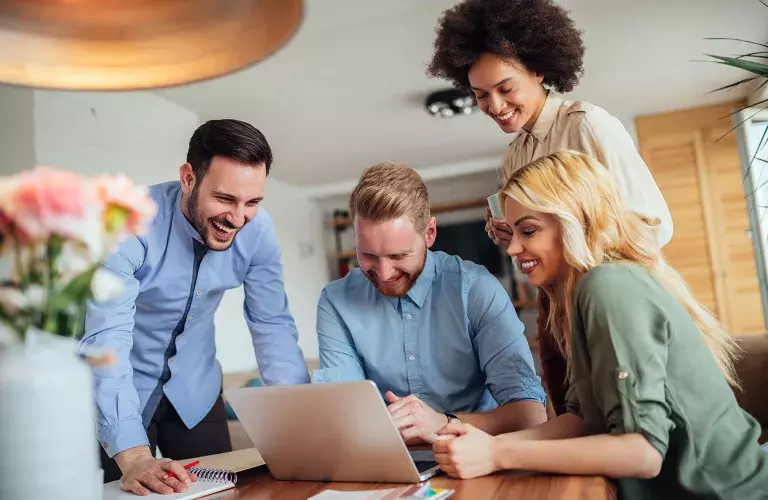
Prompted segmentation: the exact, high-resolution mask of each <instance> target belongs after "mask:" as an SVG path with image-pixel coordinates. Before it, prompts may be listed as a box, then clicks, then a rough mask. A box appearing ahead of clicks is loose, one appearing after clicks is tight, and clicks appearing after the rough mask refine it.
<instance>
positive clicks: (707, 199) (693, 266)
mask: <svg viewBox="0 0 768 500" xmlns="http://www.w3.org/2000/svg"><path fill="white" fill-rule="evenodd" d="M739 104H740V103H736V102H734V103H728V104H721V105H714V106H707V107H701V108H696V109H690V110H682V111H677V112H673V113H665V114H661V115H654V116H646V117H640V118H638V119H637V136H638V142H639V149H640V154H641V155H642V156H643V159H644V160H645V162H646V163H647V165H648V167H649V168H650V170H651V173H652V174H653V176H654V178H655V179H656V183H657V184H658V186H659V189H661V192H662V194H663V195H664V198H665V200H666V202H667V205H668V206H669V211H670V212H671V214H672V222H673V224H674V235H673V237H672V241H670V242H669V244H668V245H667V246H665V248H664V254H665V256H666V258H667V260H668V261H669V263H670V264H671V265H672V266H674V267H675V269H677V270H678V271H679V272H680V274H682V276H683V277H684V278H685V279H686V281H687V282H688V285H689V286H690V288H691V290H692V292H693V294H694V296H695V297H696V299H697V300H699V301H700V302H701V303H702V304H704V305H705V306H706V307H708V308H709V309H710V310H711V311H713V312H714V313H715V314H716V315H717V316H718V318H719V319H720V321H722V322H723V324H724V325H725V326H726V328H727V329H728V331H729V332H731V333H733V334H749V333H759V332H763V331H764V329H765V328H764V322H763V312H762V302H761V297H760V286H759V283H758V278H757V268H756V264H755V255H754V250H753V245H752V241H751V231H750V227H749V217H748V214H747V203H746V196H745V190H744V185H743V183H742V171H741V167H740V164H739V154H738V145H737V139H736V135H735V134H734V133H727V132H728V131H729V130H730V129H731V127H732V126H733V124H732V121H731V119H730V116H729V115H730V113H731V111H732V110H733V109H734V108H735V107H736V106H738V105H739Z"/></svg>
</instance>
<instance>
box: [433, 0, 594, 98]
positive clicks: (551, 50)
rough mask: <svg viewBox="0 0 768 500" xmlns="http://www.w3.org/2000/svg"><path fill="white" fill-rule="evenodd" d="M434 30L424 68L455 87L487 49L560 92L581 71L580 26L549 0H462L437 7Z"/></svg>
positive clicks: (572, 83)
mask: <svg viewBox="0 0 768 500" xmlns="http://www.w3.org/2000/svg"><path fill="white" fill-rule="evenodd" d="M436 31H437V38H436V39H435V52H434V54H433V56H432V61H431V62H430V63H429V67H428V68H427V74H428V75H430V76H433V77H440V78H446V79H448V80H451V81H452V82H453V83H454V84H455V85H457V86H458V87H463V88H468V87H469V79H468V78H467V73H468V72H469V68H470V67H471V66H472V64H474V62H475V61H476V60H477V59H478V57H480V55H482V54H484V53H488V52H489V53H492V54H495V55H496V56H498V57H500V58H501V59H503V60H507V61H517V62H520V63H522V64H523V66H525V67H526V68H527V69H528V70H529V71H533V72H535V73H538V74H540V75H542V76H543V77H544V84H545V85H547V86H548V87H552V88H554V89H555V90H557V91H558V92H560V93H565V92H570V91H571V90H573V88H574V87H575V86H576V84H578V83H579V78H580V77H581V75H582V73H583V72H584V70H583V65H582V59H583V57H584V43H583V42H582V40H581V33H582V32H581V31H580V30H577V29H576V28H575V27H574V24H573V21H572V20H571V18H570V17H568V11H567V10H565V9H564V8H562V7H560V6H559V5H556V4H555V3H554V2H553V1H552V0H464V1H463V2H461V3H460V4H458V5H456V6H454V7H452V8H451V9H448V10H446V11H445V12H444V13H443V16H442V17H441V18H440V21H439V23H438V25H437V29H436Z"/></svg>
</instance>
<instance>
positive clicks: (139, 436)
mask: <svg viewBox="0 0 768 500" xmlns="http://www.w3.org/2000/svg"><path fill="white" fill-rule="evenodd" d="M271 164H272V151H271V149H270V147H269V144H268V143H267V140H266V139H265V138H264V136H263V135H262V133H261V132H259V131H258V130H257V129H255V128H254V127H253V126H251V125H249V124H247V123H244V122H241V121H237V120H212V121H209V122H207V123H205V124H203V125H201V126H200V127H199V128H198V129H197V130H196V131H195V133H194V134H193V135H192V138H191V140H190V141H189V151H188V153H187V161H186V163H184V164H183V165H182V166H181V168H180V180H179V181H173V182H167V183H163V184H157V185H154V186H152V187H151V188H150V192H151V195H152V197H153V198H154V200H155V202H156V203H157V204H158V214H157V217H156V219H155V221H154V224H153V226H152V227H151V229H150V230H149V231H148V233H147V234H146V235H145V236H142V237H134V238H132V239H130V240H128V241H127V242H125V243H124V244H123V245H121V247H120V248H119V250H118V251H117V252H116V253H115V254H114V255H113V256H111V257H110V258H109V259H108V260H107V262H106V263H105V265H106V267H107V268H108V269H111V270H112V271H114V272H115V273H116V274H117V276H118V277H119V278H120V279H121V281H122V283H123V285H124V290H123V293H122V295H121V297H120V298H119V299H117V300H115V301H111V302H109V303H106V304H104V303H102V304H97V303H91V304H89V308H88V312H87V315H86V333H85V336H84V337H83V340H82V343H83V345H84V346H88V347H91V348H93V347H95V348H101V349H107V350H111V351H113V352H114V353H115V354H116V358H117V361H116V362H115V363H113V364H112V365H110V366H107V367H101V368H96V369H95V371H94V379H95V399H96V406H97V408H98V412H97V415H98V423H99V425H98V432H99V441H100V442H101V445H102V450H101V459H102V466H103V468H104V470H105V477H104V479H105V482H107V481H114V480H116V479H118V478H120V477H121V476H122V480H121V485H122V488H123V489H124V490H127V491H133V492H134V493H137V494H146V493H148V492H149V491H155V492H159V493H171V492H174V491H177V492H181V491H185V490H186V486H187V485H188V484H189V481H193V480H194V479H195V478H194V475H192V474H188V473H187V471H185V470H184V469H183V468H182V467H181V465H180V464H179V463H178V462H176V461H175V460H182V459H185V458H190V457H194V456H201V455H209V454H215V453H221V452H225V451H229V450H230V446H231V445H230V441H229V432H228V428H227V421H226V418H227V417H226V411H225V408H224V403H223V401H222V398H221V379H222V375H221V367H220V365H219V363H218V361H217V360H216V347H215V344H214V324H213V316H214V313H215V312H216V309H217V307H218V305H219V302H220V301H221V298H222V295H223V294H224V292H225V291H226V290H228V289H232V288H237V287H239V286H240V285H244V289H245V303H244V315H245V321H246V323H247V324H248V328H249V330H250V332H251V336H252V338H253V346H254V350H255V352H256V357H257V359H258V363H259V368H260V371H261V376H262V378H263V380H264V382H265V383H266V384H267V385H273V384H300V383H307V382H309V376H308V374H307V369H306V365H305V364H304V359H303V355H302V352H301V349H300V348H299V346H298V345H297V338H298V333H297V331H296V326H295V324H294V320H293V317H292V316H291V313H290V311H289V309H288V301H287V298H286V294H285V290H284V287H283V277H282V264H281V258H280V249H279V247H278V243H277V237H276V235H275V230H274V227H273V225H272V221H271V219H270V217H269V215H267V213H266V212H264V211H263V210H259V204H260V202H261V201H262V199H263V197H264V187H265V184H266V181H267V175H268V173H269V170H270V167H271ZM157 447H159V448H160V451H161V453H162V454H163V456H164V457H168V458H167V459H163V460H156V459H155V451H156V448H157ZM170 459H173V460H170ZM169 472H173V473H174V475H175V476H176V477H168V475H169V474H168V473H169Z"/></svg>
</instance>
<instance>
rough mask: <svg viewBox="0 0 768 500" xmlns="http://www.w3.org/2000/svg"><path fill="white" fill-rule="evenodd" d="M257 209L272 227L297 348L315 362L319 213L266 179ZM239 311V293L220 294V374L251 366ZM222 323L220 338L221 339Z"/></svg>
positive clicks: (322, 266) (321, 277) (324, 276)
mask: <svg viewBox="0 0 768 500" xmlns="http://www.w3.org/2000/svg"><path fill="white" fill-rule="evenodd" d="M276 168H279V166H278V167H276ZM263 206H264V208H265V209H266V210H267V211H268V212H269V214H270V216H271V217H272V220H273V221H274V223H275V230H276V231H277V238H278V240H279V241H280V249H281V251H282V253H283V273H284V278H285V290H286V293H287V294H288V301H289V305H290V308H291V312H292V313H293V317H294V319H295V320H296V327H297V328H298V330H299V346H300V347H301V349H302V351H303V352H304V357H305V358H317V356H318V352H317V334H316V330H315V318H316V310H317V299H318V298H320V292H321V291H322V289H323V286H325V284H326V283H327V282H328V270H327V267H326V261H325V255H324V253H323V252H324V250H323V244H322V238H323V224H322V222H323V221H322V216H321V212H320V210H319V208H318V207H317V205H316V204H315V203H314V202H313V201H311V200H309V199H308V198H307V197H306V196H305V195H304V194H303V193H302V192H301V191H299V190H298V189H297V188H295V187H293V186H291V185H290V184H286V183H284V182H280V181H278V180H276V179H271V178H270V179H269V180H268V181H267V191H266V194H265V196H264V205H263ZM242 310H243V291H242V289H238V290H233V291H232V292H229V293H228V294H227V295H225V296H224V300H222V303H221V307H219V310H218V311H217V313H216V328H217V331H218V339H217V342H216V349H217V351H218V357H219V360H220V361H221V362H222V366H224V371H225V372H233V371H242V370H250V369H252V368H253V367H254V365H255V362H256V361H255V356H254V352H253V348H252V347H251V341H250V336H249V335H248V330H247V328H246V326H245V323H244V322H243V321H242V320H241V318H242ZM228 318H229V319H228ZM225 325H226V328H227V330H226V335H227V338H226V340H225V338H224V336H223V335H222V333H223V331H224V330H223V329H224V328H225ZM225 361H226V364H225Z"/></svg>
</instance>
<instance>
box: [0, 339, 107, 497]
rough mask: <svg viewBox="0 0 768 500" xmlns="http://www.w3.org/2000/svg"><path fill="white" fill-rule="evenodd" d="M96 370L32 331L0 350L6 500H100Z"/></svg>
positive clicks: (0, 457) (63, 344) (63, 343)
mask: <svg viewBox="0 0 768 500" xmlns="http://www.w3.org/2000/svg"><path fill="white" fill-rule="evenodd" d="M94 408H95V407H94V401H93V379H92V375H91V368H90V366H88V364H87V363H85V362H84V361H83V360H81V359H80V358H79V357H78V356H77V342H76V341H75V340H73V339H68V338H64V337H59V336H56V335H52V334H50V333H47V332H43V331H40V330H36V329H31V330H29V332H28V333H27V335H26V337H25V340H24V342H20V343H18V342H17V343H15V344H11V345H6V346H5V347H3V348H0V499H6V498H7V499H13V500H42V499H56V500H101V498H102V496H103V495H102V491H103V485H102V480H101V478H102V477H103V471H102V470H101V468H100V465H99V456H98V444H97V440H96V423H95V418H94V417H95V414H94V411H95V409H94Z"/></svg>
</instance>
